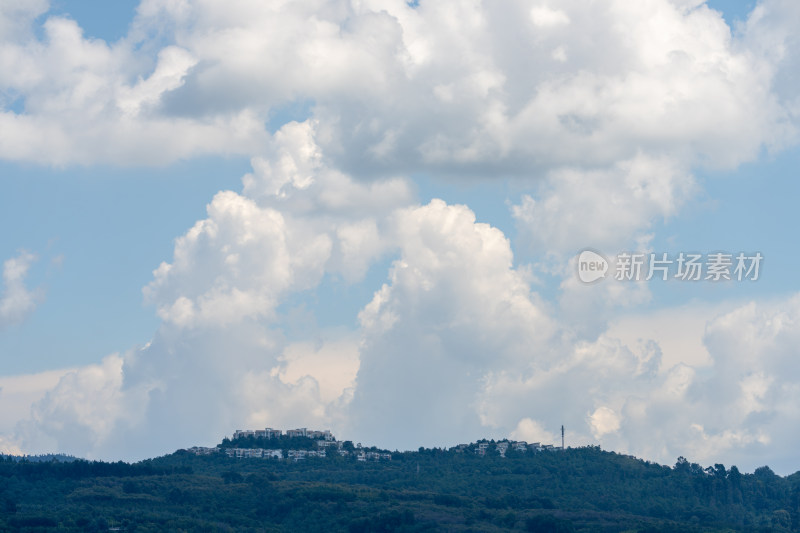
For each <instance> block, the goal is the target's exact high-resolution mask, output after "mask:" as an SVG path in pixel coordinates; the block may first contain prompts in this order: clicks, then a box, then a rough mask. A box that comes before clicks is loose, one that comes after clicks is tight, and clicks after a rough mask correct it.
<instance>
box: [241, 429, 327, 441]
mask: <svg viewBox="0 0 800 533" xmlns="http://www.w3.org/2000/svg"><path fill="white" fill-rule="evenodd" d="M283 434H284V433H283V430H280V429H273V428H266V429H237V430H236V431H234V432H233V439H234V440H236V439H243V438H247V437H254V438H257V439H258V438H262V439H277V438H279V437H281V436H282V435H283ZM286 436H287V437H289V438H290V439H291V438H295V437H308V438H310V439H320V440H324V441H326V442H334V441H335V440H336V438H335V437H334V436H333V435H331V432H330V430H328V429H326V430H324V431H317V430H314V429H308V428H299V429H287V430H286Z"/></svg>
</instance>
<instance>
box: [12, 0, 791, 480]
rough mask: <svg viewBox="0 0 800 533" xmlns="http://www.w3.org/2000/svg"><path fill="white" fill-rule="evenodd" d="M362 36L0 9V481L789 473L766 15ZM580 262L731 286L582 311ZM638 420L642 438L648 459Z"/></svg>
mask: <svg viewBox="0 0 800 533" xmlns="http://www.w3.org/2000/svg"><path fill="white" fill-rule="evenodd" d="M387 5H388V7H387V8H386V11H383V12H378V11H376V12H373V11H371V10H370V8H369V7H368V6H361V7H352V6H351V8H350V9H349V10H345V11H341V12H338V11H335V10H333V11H330V10H319V11H315V10H314V8H312V7H310V6H309V5H306V3H303V2H300V3H296V4H294V5H293V6H292V7H291V8H287V9H284V10H278V11H274V12H273V11H272V8H271V7H268V6H265V5H261V4H259V3H258V2H247V1H244V0H242V1H240V2H236V3H234V4H232V5H230V6H228V7H227V8H223V7H222V4H216V3H214V2H210V3H195V2H186V3H169V2H163V1H160V0H147V1H144V2H142V3H141V5H140V3H139V2H137V1H127V0H125V1H119V2H106V3H102V5H101V4H100V3H97V2H78V1H74V2H73V1H66V0H62V1H57V0H53V1H51V2H49V3H48V2H45V1H42V2H39V3H31V4H30V5H29V6H27V7H23V8H19V9H16V10H12V9H11V8H0V25H3V24H8V26H7V27H9V28H16V29H15V30H14V31H13V32H11V31H9V32H6V33H7V37H3V38H2V39H1V40H2V43H0V44H1V45H2V50H3V51H4V52H5V56H3V57H5V58H6V59H4V61H6V62H7V64H3V65H0V67H2V69H3V70H4V71H5V72H6V73H7V74H6V75H5V76H2V77H0V108H1V109H0V111H2V122H1V123H0V129H2V130H3V131H4V132H5V133H4V134H0V187H2V194H0V223H1V224H2V227H3V228H5V229H4V230H3V231H2V232H1V233H0V263H3V262H5V263H4V272H5V274H6V277H5V278H4V285H2V286H0V290H2V291H4V292H3V293H2V294H3V295H4V296H2V297H0V298H5V300H0V409H1V410H2V417H0V445H3V446H4V447H5V448H7V449H8V450H10V451H17V452H37V451H52V450H55V451H64V452H68V453H76V454H79V455H86V456H91V457H103V458H119V457H121V458H125V459H134V458H139V457H145V456H148V454H149V455H153V454H156V453H165V452H168V451H171V450H172V449H174V448H175V447H179V446H190V445H194V444H210V443H213V442H215V441H217V440H219V439H220V438H221V436H222V435H224V434H225V433H226V432H229V431H232V429H235V428H234V426H236V427H245V426H247V427H249V426H258V427H261V426H272V427H281V426H282V425H297V426H314V425H324V426H325V427H331V428H332V429H334V431H335V432H339V433H347V434H348V435H352V436H353V437H354V438H358V439H360V440H362V441H370V442H375V443H376V444H379V445H385V446H390V447H410V448H415V447H416V446H419V445H430V444H432V443H436V444H437V445H442V444H453V443H455V441H456V440H464V439H467V440H475V439H477V438H481V437H484V436H495V437H499V436H514V437H515V438H520V439H523V438H524V439H528V440H541V441H547V440H548V439H552V438H555V436H556V433H557V431H556V429H557V427H558V426H559V425H561V423H564V424H565V425H567V426H569V427H571V428H574V430H573V435H574V438H575V444H576V445H577V444H585V443H599V444H601V445H603V446H604V447H609V448H612V449H618V450H620V451H628V452H631V453H635V454H637V455H640V456H643V457H646V458H650V459H654V460H660V461H665V462H669V461H671V460H672V456H675V457H677V456H678V455H684V456H687V457H691V458H693V460H698V461H700V462H702V461H711V462H714V461H717V460H725V461H726V462H736V463H737V464H739V465H740V467H743V468H749V467H751V466H753V465H755V466H758V465H759V464H763V463H769V464H771V465H776V468H777V469H778V470H781V471H787V472H788V471H794V470H796V469H797V468H800V466H798V465H793V464H791V457H792V455H791V454H792V452H791V448H790V442H791V440H792V438H793V435H792V434H791V432H789V433H787V430H785V429H783V428H785V427H786V426H787V425H791V424H792V423H793V422H794V419H793V416H794V415H793V414H792V413H791V412H790V411H789V410H787V408H786V405H788V404H790V403H791V402H792V401H793V398H792V396H791V393H790V392H787V391H790V390H793V389H792V387H793V386H794V385H795V384H796V380H797V379H800V376H797V375H796V370H795V367H793V366H792V365H791V355H790V353H789V352H788V351H787V350H789V348H788V346H791V345H792V339H794V338H795V337H794V336H795V335H797V334H800V330H798V329H797V328H796V326H795V322H794V319H795V317H798V316H800V309H798V308H800V306H798V303H797V302H796V297H795V294H796V293H797V292H798V286H797V285H798V281H797V278H796V277H795V268H794V265H795V264H796V262H797V260H798V253H797V252H796V251H795V250H793V249H792V248H791V242H792V236H791V235H790V231H791V228H794V227H796V226H798V224H797V222H798V220H797V219H798V217H800V215H799V214H798V211H797V209H796V208H795V206H794V203H795V198H797V196H798V194H797V193H798V192H800V191H798V190H797V189H798V187H800V185H798V180H797V179H796V172H797V171H796V169H797V168H798V163H800V150H799V149H798V147H797V142H796V139H797V131H796V129H797V120H798V119H797V117H798V111H797V109H800V108H798V104H797V100H796V97H795V96H794V95H796V94H797V92H796V89H797V87H794V86H792V85H791V83H793V82H792V76H791V75H790V74H791V72H792V71H793V69H794V67H795V66H796V61H797V53H800V51H798V50H796V47H797V43H796V40H794V39H793V37H792V35H793V31H794V30H793V28H794V26H792V24H791V22H792V21H794V20H795V18H796V17H797V16H800V14H798V11H797V9H796V8H795V7H794V6H792V5H791V4H790V3H787V2H785V1H780V0H770V1H764V2H761V3H759V4H758V9H759V10H760V11H758V12H757V13H758V16H757V17H751V15H750V14H751V12H753V9H754V7H755V5H756V4H755V3H754V2H751V1H746V2H745V1H742V2H736V1H721V0H720V1H708V2H706V3H698V2H680V1H677V0H676V1H674V2H670V1H668V0H654V1H653V2H651V3H649V4H647V5H644V4H643V5H641V6H638V7H633V6H629V7H621V6H616V7H610V6H593V7H591V8H589V7H586V6H581V5H580V3H579V2H576V3H567V4H565V5H564V6H560V7H558V8H554V7H553V5H552V4H548V3H546V2H538V3H537V2H534V3H532V4H531V3H524V2H512V3H509V4H508V5H506V6H504V7H499V6H489V5H487V6H482V5H478V6H473V7H472V8H471V9H472V10H473V11H470V12H469V13H467V12H461V6H459V3H458V2H455V1H454V2H443V3H441V4H439V5H433V4H430V3H426V2H421V3H420V5H417V6H408V5H406V4H405V3H404V2H397V3H391V4H387ZM181 6H182V7H181ZM706 7H709V8H711V9H713V10H717V11H711V10H709V9H706ZM454 13H459V15H458V16H457V17H456V18H455V19H452V20H455V21H457V22H454V23H453V25H451V26H447V24H444V22H443V21H445V20H448V17H449V16H453V14H454ZM720 13H721V15H720ZM470 17H473V18H470ZM321 20H324V21H325V24H322V23H320V22H319V21H321ZM470 20H473V21H476V20H480V21H482V23H481V24H477V25H470V24H469V21H470ZM512 25H517V26H514V27H510V26H512ZM0 27H2V26H0ZM622 27H629V28H630V31H629V33H628V34H622V33H619V32H620V31H621V30H620V28H622ZM331 28H338V29H337V31H329V30H330V29H331ZM508 35H514V36H515V37H514V39H509V38H508ZM465 39H466V40H465ZM780 39H783V41H782V42H783V44H784V48H783V49H782V50H783V52H782V53H778V49H779V47H777V45H776V43H777V42H779V41H780ZM521 50H525V51H526V53H521V52H520V51H521ZM23 67H24V68H23ZM223 191H228V192H223ZM192 228H194V229H192ZM586 247H590V248H594V249H598V250H601V251H602V252H603V253H605V254H607V255H608V256H614V255H615V254H617V253H619V252H621V251H625V250H643V251H649V250H652V251H654V252H667V253H669V254H671V255H677V254H678V253H680V252H701V253H711V252H716V251H724V252H729V253H733V254H736V253H738V252H747V253H752V252H756V251H758V252H760V253H762V254H763V256H764V263H763V265H762V271H761V278H760V279H759V280H758V281H757V282H728V283H711V282H697V283H689V282H680V281H675V280H673V281H670V282H656V281H651V282H648V283H633V284H627V285H626V284H624V283H623V284H620V283H617V282H614V281H613V280H609V281H608V282H603V283H601V284H598V285H593V286H591V287H589V286H583V285H581V284H580V283H579V282H578V281H577V279H576V276H575V275H574V263H573V262H572V261H574V257H575V254H576V253H577V252H578V251H579V250H581V249H583V248H586ZM160 265H162V266H160ZM15 272H16V273H17V274H14V273H15ZM20 272H21V275H20V274H19V273H20ZM15 275H16V277H14V276H15ZM2 306H5V307H2ZM732 347H733V348H732ZM736 347H738V348H736ZM737 350H738V351H737ZM587 354H590V355H589V356H587ZM559 361H562V362H563V361H568V362H569V364H566V365H563V364H559V363H558V362H559ZM598 365H599V366H598ZM648 368H649V369H650V370H646V369H648ZM597 373H600V374H601V375H603V376H605V378H604V379H602V380H600V381H599V384H597V383H595V381H596V380H595V379H594V377H593V376H595V375H596V374H597ZM437 375H439V376H442V375H448V376H449V379H448V380H447V382H448V385H447V386H437V385H435V383H434V380H432V379H430V377H433V376H437ZM541 376H551V378H550V379H549V380H545V381H542V380H543V379H544V378H542V377H541ZM589 384H591V386H590V385H589ZM573 387H574V388H575V389H576V390H588V391H589V393H588V394H586V395H581V397H580V398H577V397H572V396H569V395H568V394H567V393H565V392H564V391H569V390H571V389H572V388H573ZM408 391H416V392H415V399H414V400H413V401H406V395H407V394H408ZM676 391H677V392H676ZM563 394H567V396H565V397H564V398H565V400H564V401H565V404H564V406H563V408H562V409H561V410H559V412H554V411H553V410H552V409H549V408H544V407H534V408H532V409H531V410H525V409H523V408H521V407H520V406H521V405H541V406H543V405H545V404H546V402H547V399H548V398H553V397H561V396H562V395H563ZM206 401H208V402H211V403H210V405H213V406H214V407H213V410H214V411H213V412H211V413H209V412H208V411H207V409H208V407H206V408H205V409H206V410H204V408H203V405H204V403H203V402H206ZM720 402H727V403H728V404H731V405H738V406H739V407H738V408H737V413H738V414H730V415H727V414H726V415H725V416H722V415H721V414H720V412H719V407H718V406H719V405H720ZM431 404H434V405H437V406H439V407H438V408H437V409H431V408H430V405H431ZM98 405H104V406H105V407H104V408H103V409H99V408H98V407H97V406H98ZM642 413H662V414H661V416H662V417H663V416H665V415H664V413H669V415H668V419H669V420H668V421H667V422H664V423H661V424H660V426H659V427H660V429H659V430H658V431H659V433H657V437H656V439H658V438H661V441H660V443H653V442H652V439H651V437H652V435H653V431H654V429H653V424H655V422H653V421H652V417H650V416H645V415H643V414H642ZM687 413H690V414H687ZM169 417H174V418H175V419H181V420H182V421H183V422H182V423H181V424H177V425H174V424H173V425H170V424H169V423H168V422H166V421H165V420H168V419H169ZM209 418H213V423H209V424H203V423H201V422H199V421H201V420H206V419H209ZM410 419H413V420H416V421H417V422H418V424H416V425H414V426H413V427H412V426H408V425H407V423H406V422H402V423H398V422H397V421H398V420H410ZM648 420H650V421H648ZM662 422H663V421H662ZM154 435H157V437H154ZM658 435H660V437H658ZM185 439H191V440H192V441H191V442H183V440H185ZM451 440H452V441H453V442H450V441H451ZM145 442H146V443H147V444H146V445H144V444H141V443H145ZM137 443H139V444H137ZM751 463H752V464H751ZM793 469H794V470H793Z"/></svg>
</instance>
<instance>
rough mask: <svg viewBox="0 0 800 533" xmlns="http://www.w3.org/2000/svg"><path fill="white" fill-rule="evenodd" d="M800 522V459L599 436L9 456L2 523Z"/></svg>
mask: <svg viewBox="0 0 800 533" xmlns="http://www.w3.org/2000/svg"><path fill="white" fill-rule="evenodd" d="M56 529H58V530H59V531H109V530H115V531H178V530H184V531H198V530H199V531H349V532H367V531H375V532H377V531H542V532H549V531H557V532H569V531H609V532H612V531H614V532H616V531H628V532H656V531H674V532H679V531H680V532H684V531H698V532H699V531H799V530H800V473H797V474H793V475H791V476H788V477H780V476H777V475H775V474H774V473H773V472H772V471H771V470H770V469H769V468H767V467H762V468H759V469H757V470H756V471H755V472H754V473H752V474H747V473H744V474H743V473H741V472H739V471H738V470H737V469H736V468H735V467H731V468H725V467H724V466H723V465H715V466H713V467H710V468H707V469H703V468H701V467H700V466H699V465H696V464H692V463H690V462H688V461H686V460H683V459H681V460H679V461H678V462H677V463H676V465H674V466H672V467H669V466H662V465H658V464H654V463H649V462H646V461H641V460H638V459H635V458H633V457H630V456H625V455H619V454H615V453H613V452H606V451H602V450H600V449H599V448H596V447H586V448H568V449H566V450H563V451H562V450H551V451H540V452H537V453H529V452H527V453H526V452H517V451H515V450H513V449H509V450H508V451H507V452H506V457H501V456H500V455H499V454H497V453H487V454H486V455H484V456H479V455H478V454H476V453H472V452H468V451H464V450H461V451H457V450H439V449H433V450H428V449H420V450H419V451H417V452H404V453H397V452H395V453H393V454H391V459H390V460H389V459H387V460H376V461H359V460H358V459H357V458H356V456H355V455H347V456H344V455H338V454H329V455H328V456H326V457H314V458H309V459H305V460H300V461H296V462H295V461H290V460H287V459H266V458H236V457H229V456H228V455H227V454H225V453H215V454H210V455H195V454H194V453H190V452H187V451H184V450H181V451H178V452H176V453H174V454H171V455H168V456H164V457H159V458H156V459H151V460H147V461H143V462H140V463H135V464H126V463H100V462H87V461H80V460H79V461H72V462H66V463H65V462H52V463H47V462H38V463H32V462H27V461H24V460H23V461H14V460H10V459H3V460H2V461H1V462H0V530H2V531H54V530H56Z"/></svg>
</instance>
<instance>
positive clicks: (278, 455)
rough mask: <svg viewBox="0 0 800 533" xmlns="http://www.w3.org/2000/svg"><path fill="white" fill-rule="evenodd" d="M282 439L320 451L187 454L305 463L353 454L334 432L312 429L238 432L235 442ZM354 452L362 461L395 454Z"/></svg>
mask: <svg viewBox="0 0 800 533" xmlns="http://www.w3.org/2000/svg"><path fill="white" fill-rule="evenodd" d="M281 436H286V437H288V438H290V439H291V438H295V437H307V438H310V439H315V440H316V448H317V449H316V450H285V453H284V450H282V449H266V448H221V447H216V448H204V447H202V446H195V447H193V448H189V449H188V450H187V451H188V452H190V453H193V454H195V455H212V454H215V453H225V454H226V455H227V456H228V457H235V458H237V459H253V458H255V459H284V458H285V459H288V460H290V461H295V462H297V461H302V460H304V459H307V458H312V457H327V456H328V453H329V450H330V453H338V454H339V455H341V456H348V455H351V452H349V451H348V450H345V449H344V448H343V446H344V442H341V441H337V440H336V438H335V437H334V436H333V435H332V434H331V432H330V430H327V429H326V430H324V431H317V430H313V429H308V428H299V429H288V430H286V433H284V432H283V431H281V430H280V429H273V428H266V429H237V430H236V431H234V432H233V440H234V441H235V440H237V439H242V438H248V437H253V438H263V439H277V438H280V437H281ZM357 448H358V449H357V450H356V451H355V452H354V453H355V456H356V459H357V460H359V461H381V460H391V459H392V454H390V453H381V452H368V451H364V450H361V445H360V444H359V445H358V446H357Z"/></svg>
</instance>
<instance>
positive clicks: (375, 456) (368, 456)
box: [356, 451, 392, 461]
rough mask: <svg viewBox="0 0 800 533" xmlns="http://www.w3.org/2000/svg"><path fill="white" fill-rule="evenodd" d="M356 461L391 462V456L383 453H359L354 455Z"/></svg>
mask: <svg viewBox="0 0 800 533" xmlns="http://www.w3.org/2000/svg"><path fill="white" fill-rule="evenodd" d="M356 459H358V460H359V461H391V460H392V454H390V453H383V452H364V451H360V452H358V453H357V454H356Z"/></svg>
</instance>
